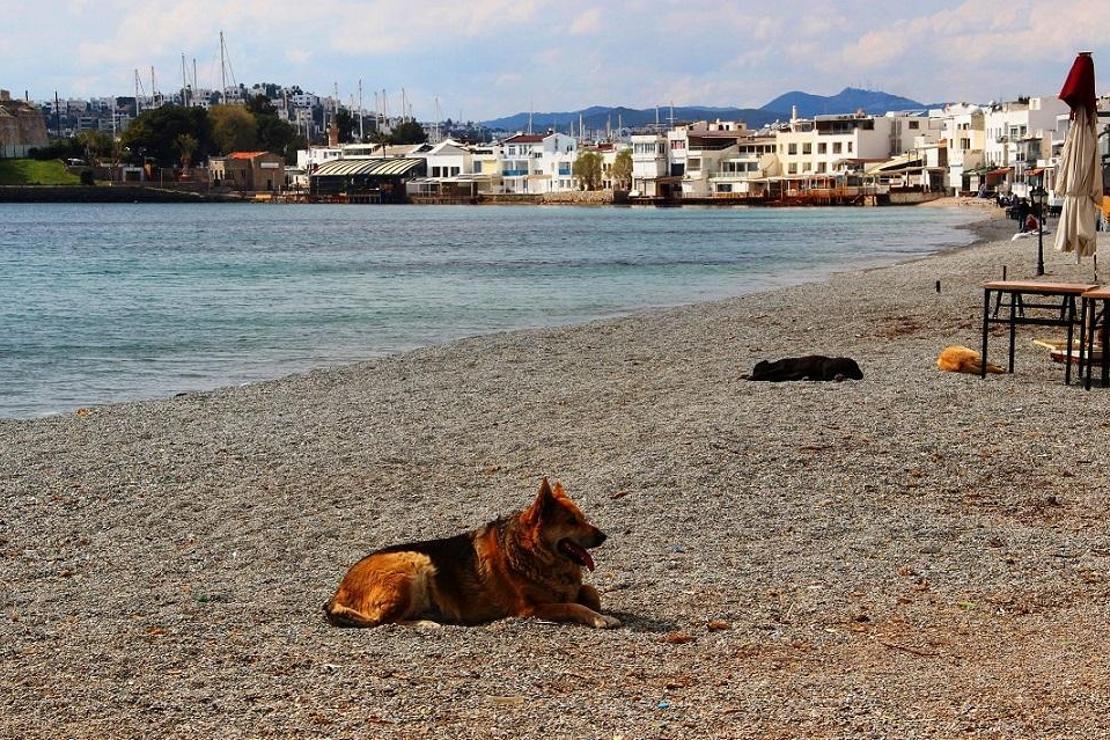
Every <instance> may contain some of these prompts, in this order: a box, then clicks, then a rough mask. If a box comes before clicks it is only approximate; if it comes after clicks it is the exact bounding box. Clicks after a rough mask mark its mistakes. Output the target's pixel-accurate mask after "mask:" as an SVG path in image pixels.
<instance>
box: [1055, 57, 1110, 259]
mask: <svg viewBox="0 0 1110 740" xmlns="http://www.w3.org/2000/svg"><path fill="white" fill-rule="evenodd" d="M1060 99H1061V100H1063V101H1064V102H1065V103H1067V104H1068V105H1069V106H1070V107H1071V126H1070V127H1069V128H1068V136H1067V140H1065V141H1064V150H1063V151H1062V152H1061V153H1060V165H1059V171H1058V174H1057V177H1056V188H1055V191H1056V195H1057V196H1059V197H1061V198H1063V199H1064V209H1063V212H1062V213H1061V214H1060V224H1059V226H1058V227H1057V229H1056V249H1058V250H1059V251H1061V252H1075V253H1076V255H1077V256H1078V257H1089V256H1091V255H1093V254H1094V253H1095V248H1096V243H1095V218H1096V216H1097V215H1098V212H1099V211H1100V210H1101V208H1102V169H1101V168H1100V167H1099V158H1098V111H1097V109H1096V102H1095V63H1094V60H1092V59H1091V55H1090V53H1082V54H1080V55H1079V56H1078V57H1076V59H1075V63H1074V64H1073V65H1072V67H1071V71H1070V72H1069V73H1068V78H1067V80H1066V81H1065V82H1064V87H1063V89H1062V90H1060Z"/></svg>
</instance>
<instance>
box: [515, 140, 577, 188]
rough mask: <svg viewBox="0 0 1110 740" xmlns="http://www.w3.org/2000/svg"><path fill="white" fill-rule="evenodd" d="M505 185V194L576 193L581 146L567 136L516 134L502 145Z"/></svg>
mask: <svg viewBox="0 0 1110 740" xmlns="http://www.w3.org/2000/svg"><path fill="white" fill-rule="evenodd" d="M502 152H503V164H502V170H501V173H502V178H503V179H502V183H503V188H504V191H505V192H506V193H554V192H560V191H566V190H574V189H575V187H576V186H575V182H574V176H573V174H572V171H573V168H574V160H575V159H577V158H578V143H577V142H576V141H575V140H574V139H573V138H571V137H570V136H567V135H566V134H557V133H555V134H546V135H545V134H517V135H516V136H510V137H509V138H507V139H505V141H504V142H502Z"/></svg>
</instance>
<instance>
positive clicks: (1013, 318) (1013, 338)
mask: <svg viewBox="0 0 1110 740" xmlns="http://www.w3.org/2000/svg"><path fill="white" fill-rule="evenodd" d="M1016 312H1017V293H1011V294H1010V372H1011V373H1012V372H1013V371H1014V347H1015V345H1016V342H1017V313H1016Z"/></svg>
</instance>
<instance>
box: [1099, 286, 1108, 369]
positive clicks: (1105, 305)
mask: <svg viewBox="0 0 1110 740" xmlns="http://www.w3.org/2000/svg"><path fill="white" fill-rule="evenodd" d="M1108 309H1110V301H1103V302H1102V357H1101V358H1100V360H1101V362H1100V364H1101V365H1102V387H1103V388H1105V387H1107V386H1110V352H1108V351H1107V350H1110V321H1108V319H1110V316H1107V314H1108V313H1110V310H1108Z"/></svg>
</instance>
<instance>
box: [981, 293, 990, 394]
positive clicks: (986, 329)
mask: <svg viewBox="0 0 1110 740" xmlns="http://www.w3.org/2000/svg"><path fill="white" fill-rule="evenodd" d="M990 311H991V291H990V290H989V289H986V288H984V289H983V352H982V354H981V355H980V356H979V359H980V360H981V361H982V364H983V366H982V367H981V368H979V377H980V378H985V377H987V336H988V334H989V333H990Z"/></svg>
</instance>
